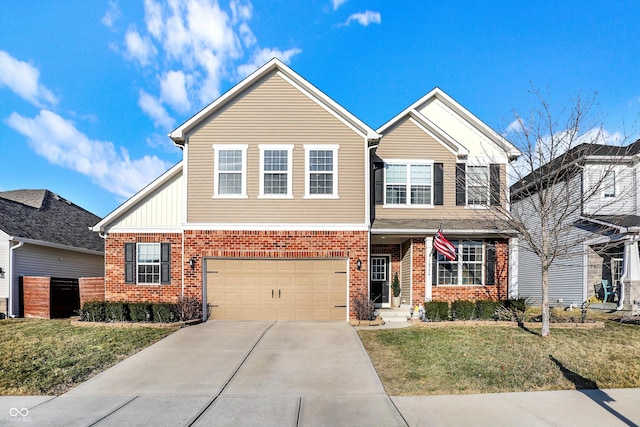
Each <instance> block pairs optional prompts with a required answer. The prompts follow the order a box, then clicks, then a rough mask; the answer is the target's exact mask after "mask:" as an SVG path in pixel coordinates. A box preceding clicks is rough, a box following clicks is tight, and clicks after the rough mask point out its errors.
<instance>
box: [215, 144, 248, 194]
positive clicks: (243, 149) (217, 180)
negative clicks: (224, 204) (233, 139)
mask: <svg viewBox="0 0 640 427" xmlns="http://www.w3.org/2000/svg"><path fill="white" fill-rule="evenodd" d="M212 148H213V198H214V199H246V198H247V148H248V145H247V144H220V145H218V144H214V145H213V147H212ZM226 150H229V151H241V152H242V169H241V170H240V173H241V174H242V178H241V180H242V183H241V192H240V194H219V193H218V186H219V184H220V173H221V172H220V165H219V161H220V158H219V155H220V151H226Z"/></svg>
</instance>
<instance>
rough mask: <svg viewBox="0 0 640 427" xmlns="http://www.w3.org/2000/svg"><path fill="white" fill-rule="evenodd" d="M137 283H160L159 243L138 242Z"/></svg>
mask: <svg viewBox="0 0 640 427" xmlns="http://www.w3.org/2000/svg"><path fill="white" fill-rule="evenodd" d="M137 254H138V255H137V257H138V258H137V261H138V283H160V243H138V248H137Z"/></svg>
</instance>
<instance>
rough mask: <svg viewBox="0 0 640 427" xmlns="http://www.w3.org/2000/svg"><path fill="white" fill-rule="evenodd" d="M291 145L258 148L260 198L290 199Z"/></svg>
mask: <svg viewBox="0 0 640 427" xmlns="http://www.w3.org/2000/svg"><path fill="white" fill-rule="evenodd" d="M292 151H293V146H291V145H264V146H262V145H261V146H260V175H261V177H260V196H261V197H291V196H292V193H291V181H292V179H291V163H292V162H291V157H292Z"/></svg>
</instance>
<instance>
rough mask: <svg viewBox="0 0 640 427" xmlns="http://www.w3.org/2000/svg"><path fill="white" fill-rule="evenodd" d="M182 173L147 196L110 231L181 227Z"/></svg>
mask: <svg viewBox="0 0 640 427" xmlns="http://www.w3.org/2000/svg"><path fill="white" fill-rule="evenodd" d="M182 187H183V185H182V172H180V173H179V174H177V175H176V176H175V177H174V178H173V179H171V180H170V181H169V182H167V183H166V184H165V185H163V186H162V187H161V188H159V189H157V190H156V191H154V192H153V193H151V194H149V195H148V196H147V197H145V198H144V200H142V201H140V202H139V203H138V204H137V205H136V206H135V207H133V208H132V209H131V210H129V212H127V213H126V214H125V215H123V216H122V218H121V219H120V220H119V221H117V222H115V223H114V224H113V225H112V226H111V229H112V230H113V229H117V228H118V227H180V226H181V225H182V192H183V190H182Z"/></svg>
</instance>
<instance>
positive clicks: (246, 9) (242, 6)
mask: <svg viewBox="0 0 640 427" xmlns="http://www.w3.org/2000/svg"><path fill="white" fill-rule="evenodd" d="M229 8H230V9H231V17H232V19H233V23H234V24H237V23H239V22H245V21H248V20H250V19H251V18H252V16H253V5H252V4H251V2H246V3H243V2H241V1H238V0H232V1H231V2H230V3H229Z"/></svg>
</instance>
